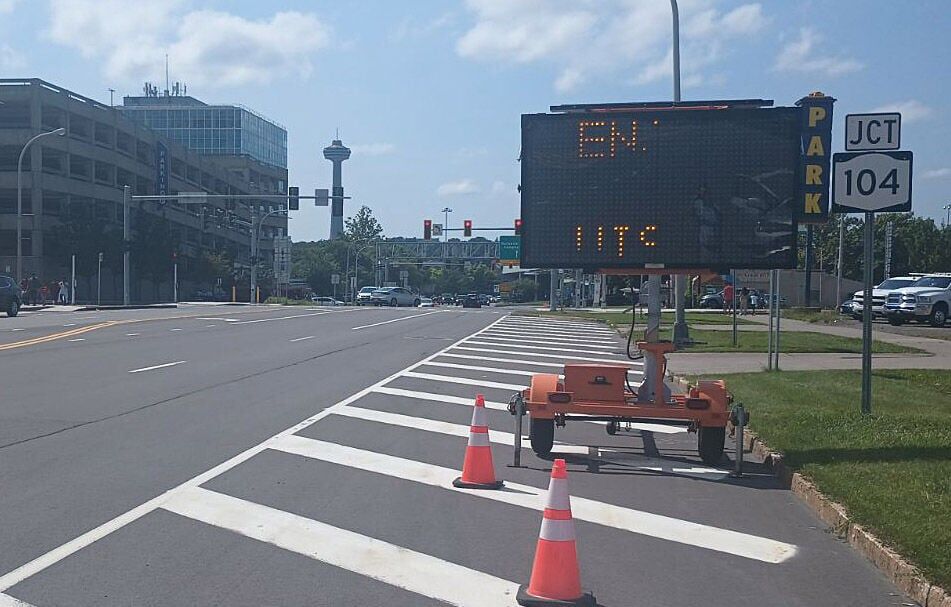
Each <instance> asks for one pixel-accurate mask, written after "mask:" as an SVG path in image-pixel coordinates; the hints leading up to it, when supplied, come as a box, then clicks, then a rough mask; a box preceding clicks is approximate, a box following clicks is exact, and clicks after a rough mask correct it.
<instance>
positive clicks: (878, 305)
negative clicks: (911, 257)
mask: <svg viewBox="0 0 951 607" xmlns="http://www.w3.org/2000/svg"><path fill="white" fill-rule="evenodd" d="M919 278H921V276H920V275H919V276H896V277H894V278H886V279H885V280H884V281H883V282H882V283H881V284H880V285H877V286H875V287H873V288H872V318H874V317H876V316H884V315H885V299H886V298H888V294H889V293H891V292H892V291H894V290H895V289H901V288H902V287H908V286H911V283H913V282H915V281H916V280H918V279H919ZM864 300H865V292H864V291H856V292H855V294H854V295H852V301H853V302H854V303H853V304H852V318H854V319H855V320H862V309H863V307H864V305H863V304H864V303H865V301H864Z"/></svg>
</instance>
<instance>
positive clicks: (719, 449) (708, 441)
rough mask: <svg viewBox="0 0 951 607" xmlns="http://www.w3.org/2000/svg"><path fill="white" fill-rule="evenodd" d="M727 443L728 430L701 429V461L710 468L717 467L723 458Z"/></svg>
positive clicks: (698, 436)
mask: <svg viewBox="0 0 951 607" xmlns="http://www.w3.org/2000/svg"><path fill="white" fill-rule="evenodd" d="M725 442H726V428H713V427H707V428H700V429H699V430H698V431H697V451H698V452H699V453H700V459H702V460H703V463H705V464H706V465H708V466H715V465H717V464H719V463H720V460H721V459H722V458H723V445H724V443H725Z"/></svg>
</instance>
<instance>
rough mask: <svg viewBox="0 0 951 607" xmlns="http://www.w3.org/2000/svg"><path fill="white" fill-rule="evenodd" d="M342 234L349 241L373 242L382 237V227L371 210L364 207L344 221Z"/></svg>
mask: <svg viewBox="0 0 951 607" xmlns="http://www.w3.org/2000/svg"><path fill="white" fill-rule="evenodd" d="M343 234H344V238H346V239H347V240H350V241H358V240H375V239H377V238H382V237H383V226H382V225H380V222H379V221H377V219H376V217H374V216H373V210H372V209H370V207H368V206H366V205H364V206H362V207H360V210H359V211H357V214H356V215H354V216H353V217H347V219H346V220H345V221H344V230H343Z"/></svg>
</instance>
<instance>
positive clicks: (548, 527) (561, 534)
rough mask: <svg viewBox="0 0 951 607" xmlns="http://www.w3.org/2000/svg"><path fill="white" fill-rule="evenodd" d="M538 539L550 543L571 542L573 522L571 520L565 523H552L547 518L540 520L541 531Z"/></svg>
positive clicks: (572, 539)
mask: <svg viewBox="0 0 951 607" xmlns="http://www.w3.org/2000/svg"><path fill="white" fill-rule="evenodd" d="M538 538H539V539H542V540H548V541H550V542H573V541H574V539H575V522H574V521H573V520H571V519H568V520H567V521H553V520H551V519H549V518H543V519H542V530H541V531H540V532H539V534H538Z"/></svg>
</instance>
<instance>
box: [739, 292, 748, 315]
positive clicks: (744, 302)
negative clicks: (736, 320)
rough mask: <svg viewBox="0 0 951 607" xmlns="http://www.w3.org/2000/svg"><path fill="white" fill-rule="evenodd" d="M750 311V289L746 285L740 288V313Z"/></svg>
mask: <svg viewBox="0 0 951 607" xmlns="http://www.w3.org/2000/svg"><path fill="white" fill-rule="evenodd" d="M749 313H750V290H749V289H748V288H746V287H743V288H742V289H740V314H743V315H746V314H749Z"/></svg>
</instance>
